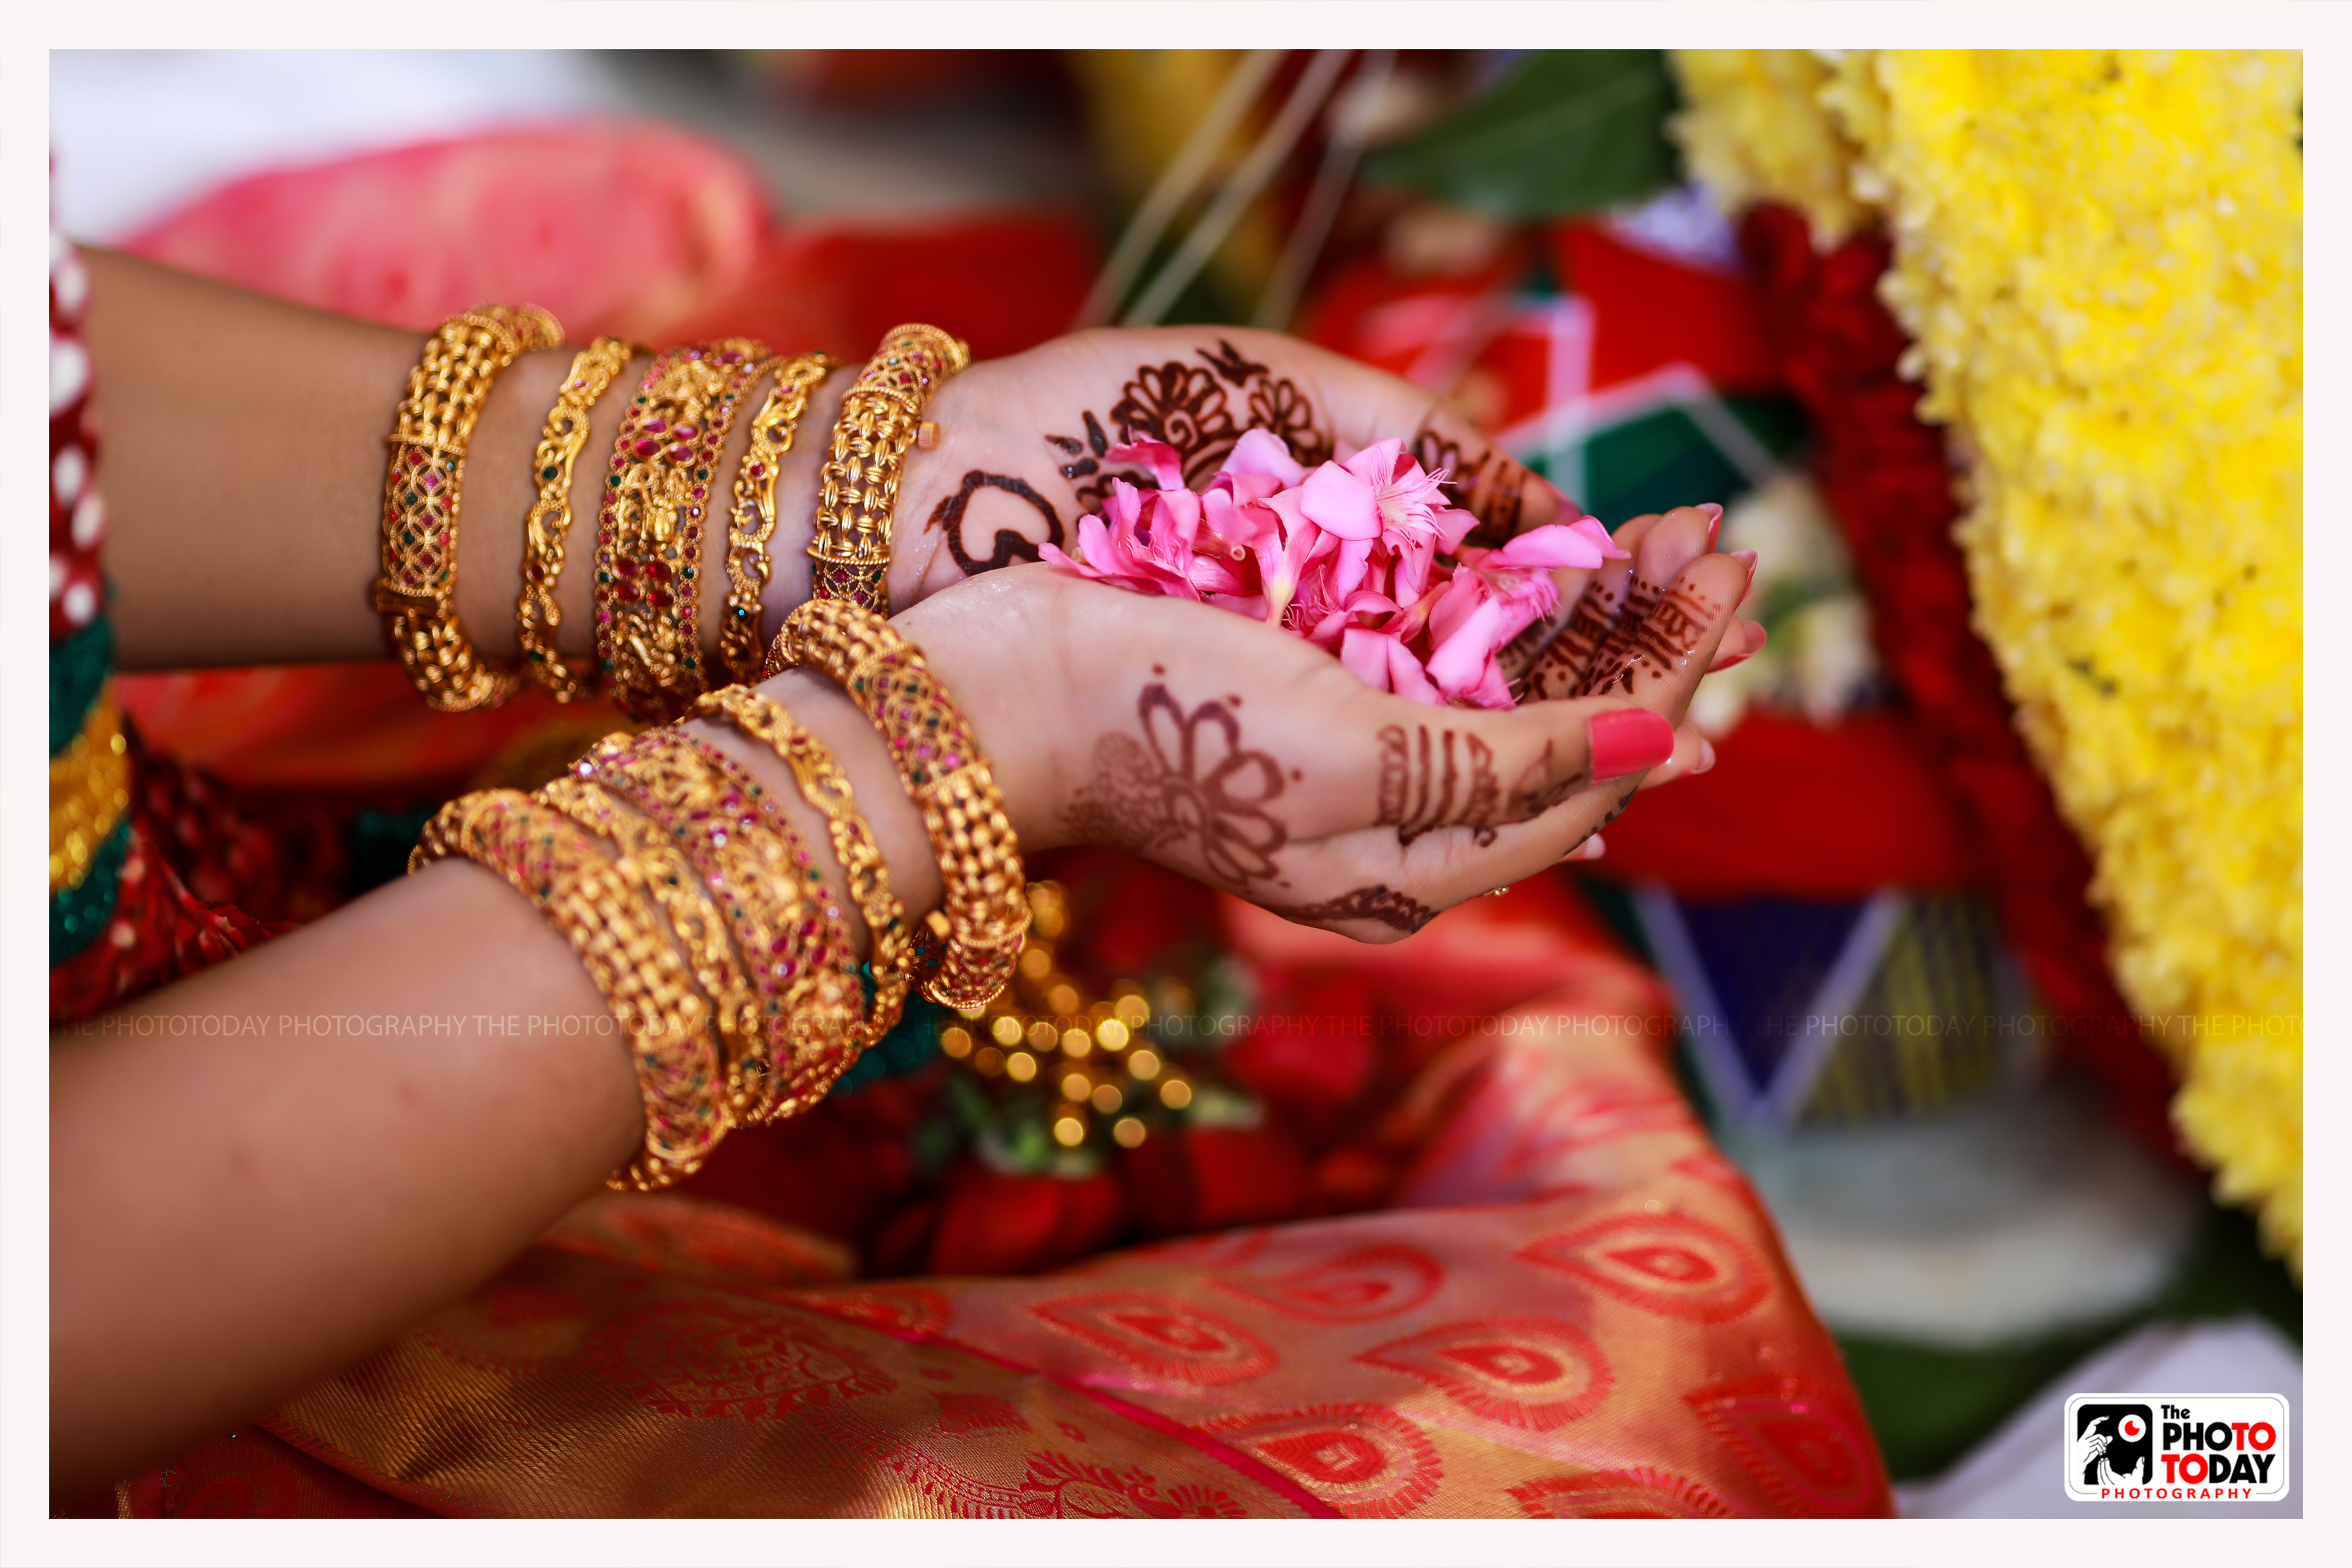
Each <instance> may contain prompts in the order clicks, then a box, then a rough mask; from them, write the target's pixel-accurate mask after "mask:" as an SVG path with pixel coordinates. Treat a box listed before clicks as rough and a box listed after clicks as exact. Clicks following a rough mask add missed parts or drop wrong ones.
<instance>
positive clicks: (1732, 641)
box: [1706, 620, 1771, 675]
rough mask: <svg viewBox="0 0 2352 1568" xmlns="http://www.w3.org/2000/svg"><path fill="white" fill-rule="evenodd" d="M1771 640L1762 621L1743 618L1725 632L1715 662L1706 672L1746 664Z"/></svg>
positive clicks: (1711, 672)
mask: <svg viewBox="0 0 2352 1568" xmlns="http://www.w3.org/2000/svg"><path fill="white" fill-rule="evenodd" d="M1770 640H1771V639H1770V637H1768V636H1767V635H1766V634H1765V631H1764V627H1763V626H1762V624H1761V623H1760V622H1757V621H1746V620H1743V621H1741V622H1739V623H1738V624H1737V625H1736V626H1733V627H1732V628H1731V629H1730V630H1729V631H1727V632H1726V633H1725V634H1724V636H1723V641H1722V642H1721V643H1720V644H1718V645H1717V647H1716V650H1715V662H1714V663H1713V664H1710V665H1708V666H1707V667H1706V672H1707V673H1708V674H1709V675H1713V674H1714V673H1715V672H1716V671H1717V670H1719V669H1729V668H1732V667H1733V666H1734V665H1738V664H1745V663H1747V662H1748V660H1749V659H1751V658H1755V657H1756V656H1757V655H1758V654H1759V653H1762V652H1763V651H1764V645H1765V644H1766V643H1768V642H1769V641H1770Z"/></svg>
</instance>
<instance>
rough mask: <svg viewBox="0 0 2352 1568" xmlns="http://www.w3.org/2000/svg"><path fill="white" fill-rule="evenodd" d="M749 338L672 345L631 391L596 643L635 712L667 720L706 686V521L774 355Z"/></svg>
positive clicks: (601, 561) (602, 539)
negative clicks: (734, 432) (747, 400)
mask: <svg viewBox="0 0 2352 1568" xmlns="http://www.w3.org/2000/svg"><path fill="white" fill-rule="evenodd" d="M767 353H768V351H767V349H766V347H765V346H764V345H762V344H761V343H759V342H754V341H752V340H751V339H748V338H726V339H721V340H720V341H719V342H715V343H707V344H697V345H694V346H692V347H688V348H680V349H672V350H670V351H669V352H668V353H665V354H663V355H662V356H661V357H660V358H658V359H656V361H654V363H653V367H652V368H651V369H650V370H648V371H647V372H646V379H645V383H644V384H643V385H642V386H641V387H640V388H639V389H638V392H637V395H636V396H635V398H633V399H632V400H631V401H630V404H629V408H628V412H627V413H626V414H625V416H623V418H622V421H621V433H620V436H619V438H618V439H617V440H616V441H615V443H614V451H613V463H612V469H611V471H610V472H609V473H607V474H606V475H605V479H604V506H603V509H602V510H601V511H600V513H599V515H598V518H597V531H596V652H597V656H598V658H599V660H600V661H601V666H602V668H603V671H604V675H605V676H606V678H607V679H609V680H610V681H611V683H612V691H613V697H614V700H615V701H616V702H618V703H619V704H620V706H621V710H622V711H623V712H625V713H626V714H628V715H629V717H631V718H632V719H636V720H639V721H643V722H646V723H667V722H668V721H671V720H673V719H675V718H677V716H678V714H680V713H681V712H683V711H685V710H686V708H687V706H688V704H689V703H691V702H692V701H693V700H694V699H695V698H696V697H698V696H699V695H700V694H701V692H702V690H703V688H704V687H705V685H706V684H708V683H707V681H706V680H705V679H704V674H703V659H702V645H701V625H700V612H699V603H698V602H699V599H700V596H701V589H702V535H703V524H704V521H705V519H706V517H707V515H708V513H709V511H710V510H712V506H713V500H712V498H713V497H714V496H715V495H716V494H717V493H718V489H719V485H718V479H717V475H718V471H719V449H720V447H723V446H724V445H725V444H726V440H727V431H728V428H729V426H730V425H731V424H732V423H733V422H734V418H735V409H736V405H738V404H739V403H740V401H741V400H742V397H743V395H744V394H745V393H746V392H747V391H749V390H750V386H751V380H752V378H753V376H754V375H755V374H756V373H757V372H758V370H759V368H760V362H761V361H762V360H764V359H765V358H766V357H767Z"/></svg>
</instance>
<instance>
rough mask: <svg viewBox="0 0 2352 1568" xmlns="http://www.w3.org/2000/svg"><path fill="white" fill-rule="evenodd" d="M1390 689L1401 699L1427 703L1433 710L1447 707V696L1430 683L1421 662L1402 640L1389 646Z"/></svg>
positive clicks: (1395, 640) (1397, 640)
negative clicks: (1405, 698)
mask: <svg viewBox="0 0 2352 1568" xmlns="http://www.w3.org/2000/svg"><path fill="white" fill-rule="evenodd" d="M1388 654H1389V689H1390V690H1391V691H1393V692H1395V693H1396V694H1397V695H1398V696H1399V697H1410V698H1412V700H1414V701H1415V702H1426V703H1428V704H1429V705H1430V706H1431V707H1432V708H1443V707H1444V706H1445V694H1444V692H1442V691H1440V690H1438V689H1437V688H1436V687H1434V686H1433V685H1431V684H1430V682H1429V677H1428V676H1427V675H1425V674H1423V671H1422V668H1421V660H1419V659H1417V658H1413V657H1412V652H1411V651H1410V650H1409V649H1407V648H1406V647H1405V646H1404V643H1403V641H1402V639H1393V640H1391V642H1390V643H1389V645H1388Z"/></svg>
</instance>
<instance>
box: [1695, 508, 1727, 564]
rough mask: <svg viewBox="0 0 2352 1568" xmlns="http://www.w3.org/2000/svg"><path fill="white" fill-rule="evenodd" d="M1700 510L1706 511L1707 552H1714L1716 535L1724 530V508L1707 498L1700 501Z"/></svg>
mask: <svg viewBox="0 0 2352 1568" xmlns="http://www.w3.org/2000/svg"><path fill="white" fill-rule="evenodd" d="M1698 510H1701V511H1703V512H1705V513H1706V548H1707V552H1708V553H1709V554H1713V553H1714V552H1715V537H1716V535H1717V534H1718V533H1721V532H1722V531H1723V509H1722V508H1721V507H1719V506H1717V505H1716V503H1715V502H1713V501H1711V500H1707V501H1701V502H1699V503H1698Z"/></svg>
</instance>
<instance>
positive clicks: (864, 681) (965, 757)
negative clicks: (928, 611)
mask: <svg viewBox="0 0 2352 1568" xmlns="http://www.w3.org/2000/svg"><path fill="white" fill-rule="evenodd" d="M798 664H808V665H812V666H814V668H818V669H821V670H823V671H824V673H825V674H826V675H828V676H830V677H831V678H832V679H833V680H834V681H835V683H836V684H838V685H839V686H840V687H841V689H843V690H844V691H845V692H847V693H848V694H849V698H850V700H852V701H853V702H856V704H857V706H858V707H859V708H860V709H862V710H864V711H865V713H866V718H867V719H868V720H870V721H872V722H873V724H874V727H875V728H876V729H877V730H878V731H881V734H882V738H883V740H884V741H885V742H887V743H888V745H889V747H890V755H891V760H892V761H893V762H895V763H897V764H898V776H899V778H900V779H901V780H902V781H903V782H904V783H905V784H906V786H907V793H908V795H909V796H911V797H912V798H913V800H914V803H915V806H916V809H917V810H918V811H919V812H920V813H921V814H922V818H923V827H924V830H925V832H926V833H927V834H928V835H929V838H930V841H931V852H932V854H933V855H935V856H936V857H938V859H939V866H940V885H941V887H942V889H943V891H944V898H943V903H944V905H945V907H944V909H943V910H935V911H933V913H932V914H931V915H930V917H929V921H928V922H927V923H928V924H929V928H930V932H931V934H932V935H933V936H934V937H935V938H937V939H939V941H940V943H941V944H942V947H943V952H942V953H941V956H940V965H939V969H938V971H937V973H933V974H932V975H931V976H930V977H929V979H927V980H925V981H924V983H923V987H922V989H923V994H924V995H926V996H929V998H930V999H931V1000H932V1001H934V1002H938V1003H940V1004H942V1005H946V1006H950V1007H971V1006H979V1005H983V1004H985V1003H986V1002H987V1001H989V999H990V998H992V997H993V996H994V995H995V994H997V993H998V992H999V991H1001V990H1003V988H1004V982H1005V981H1006V980H1007V979H1008V978H1009V977H1010V976H1011V975H1012V973H1013V963H1014V961H1015V960H1016V959H1018V958H1019V957H1020V954H1021V943H1022V940H1023V938H1024V935H1025V934H1026V933H1027V931H1028V930H1029V903H1028V900H1027V899H1025V898H1024V896H1023V892H1022V889H1023V886H1024V877H1023V872H1022V868H1021V845H1020V842H1019V840H1017V839H1016V838H1015V837H1013V824H1012V822H1011V821H1010V820H1009V819H1008V818H1007V817H1006V816H1005V815H1004V799H1003V795H1000V794H999V793H998V792H997V788H996V781H995V778H994V776H993V775H992V774H991V773H990V772H989V768H988V763H987V761H986V760H985V759H984V758H982V756H981V754H980V749H979V747H978V745H977V744H976V743H975V742H974V740H973V737H972V733H971V725H970V723H969V722H968V721H966V720H965V718H964V716H963V712H962V710H961V709H959V708H958V707H957V706H956V704H955V702H954V700H952V699H951V698H950V697H949V696H948V694H947V691H946V689H944V688H942V687H941V686H940V683H939V680H938V679H937V678H935V677H934V676H933V675H932V674H931V671H930V667H929V665H928V664H926V663H925V662H924V659H923V654H922V650H921V649H920V648H918V647H916V646H915V645H914V644H913V643H911V642H908V640H907V639H906V638H905V637H901V636H899V635H898V632H897V631H896V630H895V629H893V628H892V626H890V623H889V622H887V621H886V620H884V619H883V618H882V617H881V616H877V615H876V614H874V613H873V612H872V611H871V610H866V609H861V608H859V607H858V606H857V605H851V604H846V603H843V602H840V601H826V600H811V601H810V602H809V603H807V604H805V605H801V606H800V607H799V608H798V609H796V610H794V611H793V613H792V614H791V615H790V616H787V617H786V618H785V620H784V627H783V630H782V631H781V632H779V633H777V634H776V641H775V644H774V647H772V649H771V651H770V653H769V658H768V673H770V674H774V673H776V671H777V670H779V669H782V668H791V667H792V666H793V665H798Z"/></svg>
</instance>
